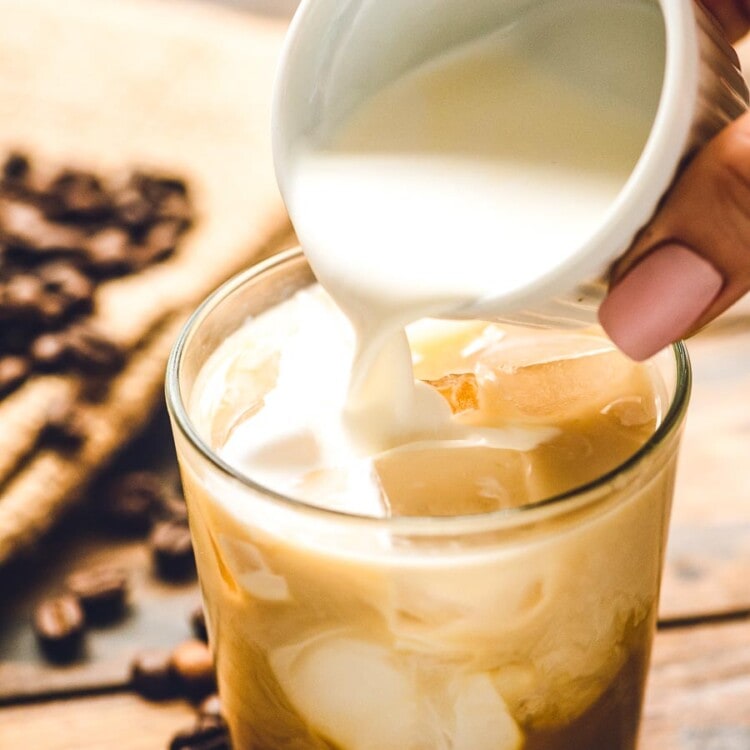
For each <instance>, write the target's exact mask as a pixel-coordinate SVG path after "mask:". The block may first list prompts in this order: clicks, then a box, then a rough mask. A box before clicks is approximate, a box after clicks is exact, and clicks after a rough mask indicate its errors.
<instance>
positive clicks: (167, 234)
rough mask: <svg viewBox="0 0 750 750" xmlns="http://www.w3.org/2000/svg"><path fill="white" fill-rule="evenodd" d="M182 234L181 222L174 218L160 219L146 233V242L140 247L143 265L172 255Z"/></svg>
mask: <svg viewBox="0 0 750 750" xmlns="http://www.w3.org/2000/svg"><path fill="white" fill-rule="evenodd" d="M181 234H182V224H181V222H179V221H177V220H174V219H167V220H165V221H160V222H158V223H157V224H154V226H152V227H151V229H149V230H148V233H147V234H146V238H145V243H144V244H143V245H141V246H140V247H139V248H138V251H137V257H138V260H139V261H140V264H141V265H142V266H146V265H150V264H151V263H158V262H160V261H162V260H166V259H167V258H169V256H170V255H172V254H173V253H174V251H175V248H176V247H177V243H178V242H179V239H180V235H181Z"/></svg>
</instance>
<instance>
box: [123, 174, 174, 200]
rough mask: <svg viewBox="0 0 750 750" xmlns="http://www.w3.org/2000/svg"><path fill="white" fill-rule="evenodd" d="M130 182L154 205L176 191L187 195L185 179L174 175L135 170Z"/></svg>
mask: <svg viewBox="0 0 750 750" xmlns="http://www.w3.org/2000/svg"><path fill="white" fill-rule="evenodd" d="M130 184H131V186H132V187H134V188H135V189H136V190H138V192H140V194H141V195H142V196H143V197H144V198H145V199H146V200H147V201H149V202H150V203H151V204H152V205H154V206H156V205H158V204H159V203H161V202H162V201H163V200H165V199H166V198H168V197H169V196H170V195H172V194H174V193H177V194H178V195H182V196H186V195H187V185H186V183H185V181H184V180H183V179H181V178H180V177H174V176H172V175H159V174H146V173H144V172H135V173H134V174H133V175H132V177H131V179H130Z"/></svg>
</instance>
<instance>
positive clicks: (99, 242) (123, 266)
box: [86, 227, 133, 276]
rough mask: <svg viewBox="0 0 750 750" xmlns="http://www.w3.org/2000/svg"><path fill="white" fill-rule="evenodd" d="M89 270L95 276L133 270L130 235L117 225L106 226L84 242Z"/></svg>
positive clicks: (113, 274)
mask: <svg viewBox="0 0 750 750" xmlns="http://www.w3.org/2000/svg"><path fill="white" fill-rule="evenodd" d="M86 251H87V253H88V267H89V270H90V271H91V272H92V273H93V274H95V275H97V276H119V275H121V274H125V273H128V272H129V271H131V270H133V258H132V257H131V251H130V237H128V234H127V232H125V231H124V230H123V229H120V228H118V227H107V228H106V229H102V230H101V231H100V232H97V233H96V234H94V235H92V236H91V237H90V238H89V239H88V242H87V243H86Z"/></svg>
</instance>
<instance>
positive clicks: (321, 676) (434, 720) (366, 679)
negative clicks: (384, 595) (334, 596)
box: [270, 631, 522, 750]
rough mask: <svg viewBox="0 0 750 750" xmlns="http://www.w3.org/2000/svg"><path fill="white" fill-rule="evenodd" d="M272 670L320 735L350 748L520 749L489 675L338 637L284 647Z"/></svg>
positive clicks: (329, 635)
mask: <svg viewBox="0 0 750 750" xmlns="http://www.w3.org/2000/svg"><path fill="white" fill-rule="evenodd" d="M270 664H271V668H272V669H273V672H274V674H275V675H276V679H277V681H278V683H279V685H280V686H281V688H282V690H283V691H284V693H285V694H286V697H287V699H288V700H289V701H290V703H291V704H292V705H293V706H294V708H295V709H296V710H297V711H298V713H299V714H300V715H301V716H302V718H303V719H305V721H307V722H308V724H309V725H310V726H311V727H312V728H313V729H314V731H316V732H317V733H318V734H319V735H320V736H321V737H323V738H325V739H326V740H329V741H330V742H332V743H334V744H335V745H337V746H340V747H342V748H346V750H518V748H519V747H520V743H521V739H522V737H521V733H520V731H519V729H518V726H517V725H516V723H515V721H514V720H513V717H512V716H511V715H510V713H509V712H508V709H507V707H506V705H505V703H504V701H503V699H502V697H501V696H500V694H499V693H498V692H497V690H496V688H495V686H494V684H493V682H492V680H491V678H490V677H489V675H487V674H476V675H464V674H461V673H460V672H459V671H458V670H457V669H456V668H455V665H453V666H450V667H444V668H440V669H437V670H436V669H435V663H434V661H432V660H427V661H425V662H423V663H422V664H420V663H419V662H417V661H415V660H414V658H413V657H410V656H408V655H406V654H403V653H402V654H399V653H397V652H394V651H391V650H389V649H387V648H386V647H385V646H382V645H379V644H376V643H371V642H368V641H365V640H361V639H359V638H355V637H352V636H351V635H349V634H347V633H345V632H343V631H340V632H337V633H325V634H322V635H319V636H317V637H313V638H311V639H309V640H308V641H306V642H303V643H301V644H298V645H294V646H289V647H286V648H283V649H279V650H277V651H276V652H274V653H273V654H272V655H271V657H270Z"/></svg>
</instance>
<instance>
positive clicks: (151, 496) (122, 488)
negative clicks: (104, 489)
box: [104, 471, 164, 534]
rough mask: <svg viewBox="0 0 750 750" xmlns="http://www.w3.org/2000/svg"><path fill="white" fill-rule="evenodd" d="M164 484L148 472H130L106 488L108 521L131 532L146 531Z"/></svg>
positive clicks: (156, 508) (118, 528) (157, 505)
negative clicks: (107, 492)
mask: <svg viewBox="0 0 750 750" xmlns="http://www.w3.org/2000/svg"><path fill="white" fill-rule="evenodd" d="M163 493H164V485H163V483H162V482H161V480H160V479H159V477H158V476H156V475H155V474H152V473H151V472H146V471H139V472H132V473H131V474H126V475H125V476H123V477H120V479H118V480H117V481H116V482H115V483H114V484H112V485H111V487H110V488H109V494H108V497H107V499H106V502H105V503H104V512H105V515H106V517H107V519H108V520H109V521H110V523H111V525H112V526H113V527H114V528H115V529H117V530H120V531H125V532H126V533H131V534H145V533H146V532H147V531H148V530H149V529H150V528H151V525H152V522H153V518H154V516H155V515H156V514H157V513H158V509H159V503H160V501H161V497H162V495H163Z"/></svg>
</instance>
